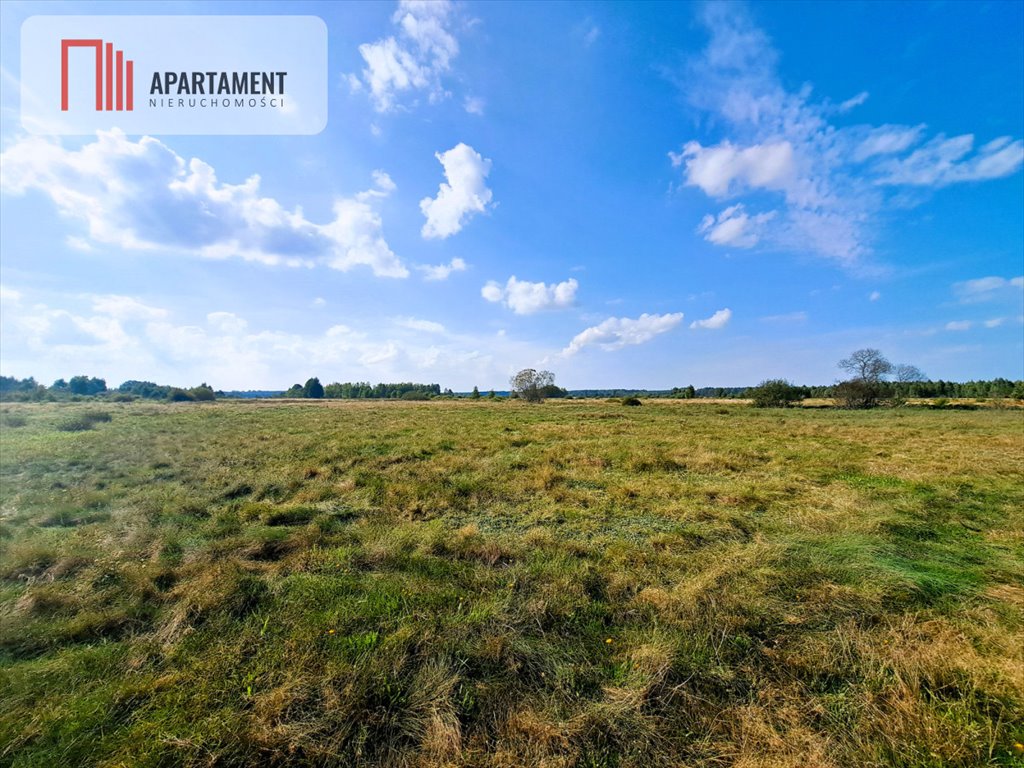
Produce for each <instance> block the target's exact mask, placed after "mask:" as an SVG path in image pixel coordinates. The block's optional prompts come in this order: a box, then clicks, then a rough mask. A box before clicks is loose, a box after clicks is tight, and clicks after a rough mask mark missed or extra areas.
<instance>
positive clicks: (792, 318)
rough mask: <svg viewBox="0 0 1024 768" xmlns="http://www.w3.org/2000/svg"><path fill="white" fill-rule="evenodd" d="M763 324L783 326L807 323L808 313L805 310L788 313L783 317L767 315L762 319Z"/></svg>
mask: <svg viewBox="0 0 1024 768" xmlns="http://www.w3.org/2000/svg"><path fill="white" fill-rule="evenodd" d="M760 320H761V322H762V323H771V324H772V325H783V324H788V323H806V322H807V313H806V312H805V311H803V310H799V311H797V312H787V313H785V314H782V315H766V316H765V317H762V318H760Z"/></svg>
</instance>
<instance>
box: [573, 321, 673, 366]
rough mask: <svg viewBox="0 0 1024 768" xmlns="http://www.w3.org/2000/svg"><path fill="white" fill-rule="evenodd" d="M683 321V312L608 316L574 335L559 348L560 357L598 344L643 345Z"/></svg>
mask: <svg viewBox="0 0 1024 768" xmlns="http://www.w3.org/2000/svg"><path fill="white" fill-rule="evenodd" d="M682 321H683V313H682V312H674V313H672V314H666V315H648V314H643V315H640V317H638V318H635V319H631V318H628V317H609V318H608V319H607V320H605V321H604V322H602V323H599V324H598V325H595V326H592V327H590V328H587V329H586V330H584V331H581V332H580V333H578V334H576V336H574V337H573V339H572V341H570V342H569V346H567V347H566V348H565V349H563V350H562V356H563V357H569V356H571V355H575V354H576V353H577V352H579V351H580V350H582V349H584V348H586V347H590V346H597V347H600V348H601V349H603V350H605V351H607V352H610V351H614V350H616V349H622V348H623V347H626V346H630V345H634V344H643V343H645V342H647V341H650V340H651V339H653V338H654V337H655V336H658V335H659V334H662V333H667V332H668V331H671V330H672V329H673V328H675V327H676V326H677V325H679V324H680V323H681V322H682Z"/></svg>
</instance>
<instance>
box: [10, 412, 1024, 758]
mask: <svg viewBox="0 0 1024 768" xmlns="http://www.w3.org/2000/svg"><path fill="white" fill-rule="evenodd" d="M2 411H3V413H2V415H0V429H2V432H0V449H2V453H0V483H2V496H0V520H2V527H0V764H3V765H12V766H40V767H43V766H45V767H46V768H53V767H54V766H91V765H97V766H174V765H194V766H240V765H270V766H273V765H288V766H305V765H324V766H329V765H330V766H338V765H340V766H347V765H367V766H370V765H381V766H391V765H395V766H437V767H440V766H508V767H509V768H512V767H514V766H548V767H550V768H554V767H555V766H581V767H582V766H643V767H644V768H654V767H655V766H708V767H710V766H736V767H737V768H740V767H750V766H779V767H780V768H781V767H783V766H790V767H792V768H796V767H797V766H812V767H813V766H835V767H836V768H845V767H846V766H920V767H924V766H934V767H935V768H939V767H940V766H942V767H945V766H975V765H1024V757H1022V756H1021V755H1020V754H1019V753H1018V752H1016V751H1015V749H1016V748H1015V744H1016V743H1018V742H1024V412H1021V411H1020V410H1017V411H1009V410H980V411H970V412H944V411H932V410H925V409H916V408H904V409H897V410H885V411H875V412H844V411H836V410H812V409H794V410H787V411H781V410H776V411H767V410H766V411H758V410H754V409H751V408H749V407H746V406H743V405H739V404H731V405H724V404H709V403H703V402H674V401H647V402H645V404H644V405H643V407H640V408H625V407H622V406H621V405H617V404H612V403H606V402H579V401H571V402H554V401H549V402H548V403H545V404H543V405H541V406H528V405H525V404H522V403H505V402H498V403H494V402H487V401H480V402H469V401H460V402H448V403H440V402H435V403H398V402H378V403H372V402H369V403H368V402H337V401H335V402H312V403H310V402H307V403H282V402H270V401H264V402H224V403H217V404H209V405H197V404H182V405H164V404H159V405H153V404H145V403H127V404H95V403H92V404H90V403H80V404H66V405H52V404H51V405H22V406H18V405H7V406H4V407H3V409H2Z"/></svg>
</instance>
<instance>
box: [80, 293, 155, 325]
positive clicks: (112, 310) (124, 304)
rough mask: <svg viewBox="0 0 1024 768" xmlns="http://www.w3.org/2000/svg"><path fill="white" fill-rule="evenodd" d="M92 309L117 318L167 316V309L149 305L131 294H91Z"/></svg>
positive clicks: (152, 318)
mask: <svg viewBox="0 0 1024 768" xmlns="http://www.w3.org/2000/svg"><path fill="white" fill-rule="evenodd" d="M91 299H92V309H93V311H94V312H99V313H100V314H102V315H110V316H111V317H114V318H117V319H118V320H158V319H160V318H161V317H166V316H167V310H166V309H161V308H160V307H150V306H148V305H146V304H143V303H142V302H141V301H139V300H138V299H134V298H132V297H131V296H117V295H113V294H110V295H106V296H92V297H91Z"/></svg>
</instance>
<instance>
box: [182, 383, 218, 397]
mask: <svg viewBox="0 0 1024 768" xmlns="http://www.w3.org/2000/svg"><path fill="white" fill-rule="evenodd" d="M188 393H189V394H190V395H192V399H193V400H198V401H203V402H208V401H210V400H216V399H217V395H216V394H214V392H213V387H211V386H210V385H209V384H207V383H206V382H205V381H204V382H203V383H202V384H200V385H199V386H198V387H192V389H190V390H189V391H188Z"/></svg>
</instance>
